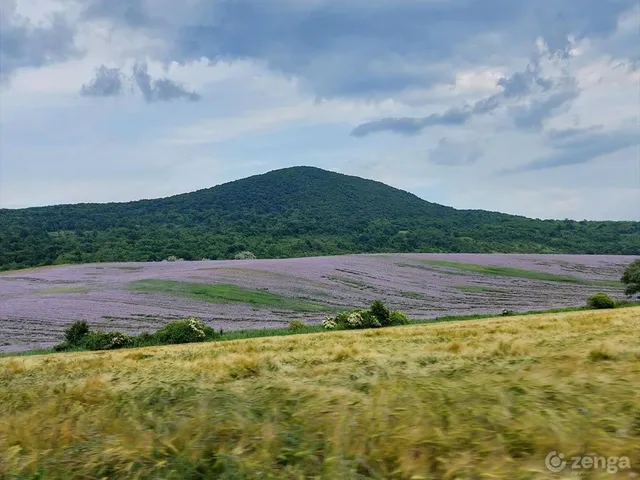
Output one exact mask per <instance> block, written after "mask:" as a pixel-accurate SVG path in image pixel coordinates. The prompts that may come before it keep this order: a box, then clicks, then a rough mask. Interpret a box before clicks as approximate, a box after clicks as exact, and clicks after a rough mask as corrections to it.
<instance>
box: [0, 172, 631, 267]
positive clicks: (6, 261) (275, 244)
mask: <svg viewBox="0 0 640 480" xmlns="http://www.w3.org/2000/svg"><path fill="white" fill-rule="evenodd" d="M247 249H248V250H251V251H253V252H254V253H255V254H256V255H258V256H259V257H272V258H274V257H275V258H278V257H292V256H308V255H322V254H324V255H326V254H343V253H365V252H520V253H601V254H637V253H640V222H574V221H542V220H532V219H527V218H524V217H518V216H513V215H505V214H500V213H494V212H486V211H481V210H455V209H453V208H450V207H445V206H442V205H437V204H434V203H430V202H427V201H424V200H422V199H420V198H418V197H416V196H415V195H412V194H410V193H407V192H404V191H402V190H398V189H395V188H392V187H389V186H387V185H384V184H382V183H379V182H374V181H371V180H365V179H362V178H358V177H352V176H347V175H342V174H338V173H334V172H328V171H325V170H321V169H319V168H314V167H292V168H285V169H281V170H276V171H272V172H269V173H266V174H263V175H256V176H253V177H249V178H245V179H242V180H237V181H234V182H230V183H226V184H223V185H219V186H217V187H213V188H209V189H205V190H199V191H197V192H193V193H187V194H182V195H176V196H173V197H168V198H162V199H155V200H140V201H134V202H126V203H110V204H76V205H58V206H49V207H37V208H27V209H19V210H7V209H3V210H0V269H5V270H6V269H15V268H21V267H29V266H38V265H47V264H53V263H74V262H94V261H98V262H100V261H154V260H162V259H165V258H167V257H168V256H170V255H176V256H178V257H181V258H185V259H201V258H211V259H217V258H232V257H233V255H234V254H235V253H237V252H239V251H242V250H247Z"/></svg>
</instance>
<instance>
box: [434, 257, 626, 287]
mask: <svg viewBox="0 0 640 480" xmlns="http://www.w3.org/2000/svg"><path fill="white" fill-rule="evenodd" d="M423 262H425V263H427V264H429V265H434V266H438V267H446V268H454V269H457V270H463V271H467V272H474V273H480V274H482V275H493V276H500V277H512V278H526V279H529V280H540V281H546V282H563V283H575V284H581V285H599V286H603V287H620V286H621V285H622V283H621V282H618V281H615V280H582V279H580V278H576V277H571V276H569V275H557V274H555V273H547V272H538V271H535V270H526V269H523V268H514V267H498V266H496V265H478V264H475V263H462V262H452V261H449V260H423Z"/></svg>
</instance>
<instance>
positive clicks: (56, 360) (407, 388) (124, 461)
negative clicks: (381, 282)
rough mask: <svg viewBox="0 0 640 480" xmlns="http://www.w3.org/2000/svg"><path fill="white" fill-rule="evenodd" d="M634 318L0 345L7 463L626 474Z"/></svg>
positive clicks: (637, 405) (0, 420) (220, 470)
mask: <svg viewBox="0 0 640 480" xmlns="http://www.w3.org/2000/svg"><path fill="white" fill-rule="evenodd" d="M639 329H640V308H625V309H616V310H609V311H586V312H575V313H561V314H544V315H532V316H529V317H512V318H497V319H491V320H479V321H465V322H455V323H448V324H446V323H442V324H435V325H419V326H407V327H396V328H387V329H377V330H365V331H343V332H333V333H321V334H313V335H296V336H293V337H270V338H263V339H257V340H240V341H230V342H213V343H205V344H191V345H183V346H176V347H152V348H145V349H129V350H120V351H114V352H99V353H72V354H58V355H46V356H42V355H41V356H32V357H15V358H0V411H2V412H3V415H2V416H0V477H3V475H5V476H6V477H7V478H47V479H75V478H78V479H79V478H139V479H147V478H149V479H151V478H164V479H181V480H183V479H203V478H225V479H253V478H256V479H257V478H261V479H281V478H282V479H284V478H292V479H293V478H318V479H321V478H322V479H324V478H326V479H337V478H340V479H359V478H385V479H387V478H388V479H399V480H400V479H407V480H408V479H410V478H422V479H442V478H505V479H507V478H509V479H519V478H522V479H524V478H536V479H547V478H548V479H552V478H569V476H570V475H571V474H572V473H574V474H575V473H578V472H576V471H575V470H572V469H571V463H569V464H568V465H567V468H566V470H565V471H564V472H562V474H560V475H559V474H557V473H552V472H550V471H549V470H548V469H547V468H545V457H546V456H547V454H548V453H549V452H552V451H557V452H561V453H563V454H564V455H565V456H566V458H567V459H570V458H571V457H573V456H575V455H593V456H597V457H600V456H602V457H611V458H612V459H614V457H615V458H617V459H618V462H619V463H615V465H614V464H611V463H608V464H607V465H611V466H616V467H617V468H616V471H617V470H618V469H619V475H620V478H631V477H632V474H633V473H634V472H635V474H638V473H640V470H639V469H640V465H638V463H637V460H638V458H639V456H638V453H639V452H640V402H638V389H637V385H639V384H640V368H639V363H638V360H640V337H639V336H638V335H637V332H638V330H639ZM622 457H626V462H625V461H623V458H622ZM629 459H630V461H629ZM629 463H631V465H629ZM592 466H593V465H592ZM580 473H583V474H585V475H587V476H588V478H593V479H600V478H603V479H604V478H612V476H611V473H614V472H610V473H608V472H607V470H606V469H605V468H602V465H600V466H598V467H597V468H591V469H589V470H583V471H582V472H580ZM3 478H4V477H3ZM616 478H617V477H616Z"/></svg>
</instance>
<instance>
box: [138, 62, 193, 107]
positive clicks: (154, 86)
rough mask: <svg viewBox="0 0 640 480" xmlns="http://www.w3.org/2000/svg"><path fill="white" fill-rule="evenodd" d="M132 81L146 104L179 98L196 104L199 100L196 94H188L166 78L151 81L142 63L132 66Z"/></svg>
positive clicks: (188, 92)
mask: <svg viewBox="0 0 640 480" xmlns="http://www.w3.org/2000/svg"><path fill="white" fill-rule="evenodd" d="M133 80H134V82H135V83H136V85H137V87H138V89H140V92H141V93H142V96H143V97H144V100H145V101H146V102H147V103H152V102H159V101H164V102H167V101H171V100H176V99H180V98H182V99H185V100H189V101H191V102H196V101H198V100H200V98H201V97H200V95H199V94H197V93H196V92H190V91H188V90H186V89H185V88H184V87H183V86H182V85H180V84H178V83H176V82H174V81H172V80H169V79H168V78H161V79H159V80H153V79H152V78H151V75H149V72H148V71H147V65H146V64H144V63H136V64H135V65H134V66H133Z"/></svg>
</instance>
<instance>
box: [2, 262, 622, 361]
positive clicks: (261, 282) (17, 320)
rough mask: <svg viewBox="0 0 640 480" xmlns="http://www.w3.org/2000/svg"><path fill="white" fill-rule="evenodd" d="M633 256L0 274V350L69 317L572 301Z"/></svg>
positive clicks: (273, 314) (241, 319)
mask: <svg viewBox="0 0 640 480" xmlns="http://www.w3.org/2000/svg"><path fill="white" fill-rule="evenodd" d="M633 259H634V257H629V256H626V257H625V256H615V255H611V256H590V255H499V254H496V255H474V254H388V255H386V254H385V255H346V256H336V257H312V258H292V259H282V260H240V261H233V260H229V261H201V262H156V263H119V264H90V265H69V266H60V267H45V268H41V269H31V270H22V271H17V272H9V273H2V274H0V351H3V350H4V351H18V350H28V349H32V348H39V347H50V346H52V345H53V344H55V343H58V342H60V341H61V340H62V331H63V329H64V328H65V327H66V326H67V325H68V324H69V323H71V322H73V321H74V320H86V321H88V322H89V323H90V325H91V327H92V328H93V329H96V330H98V329H103V330H107V331H109V330H111V331H113V330H117V331H121V332H124V333H128V334H138V333H141V332H143V331H152V330H157V329H158V328H160V327H161V326H162V325H163V324H165V323H167V322H168V321H170V320H175V319H176V318H183V317H198V318H200V319H201V320H202V321H203V322H205V323H206V324H207V325H209V326H211V327H214V328H216V329H220V328H222V329H224V330H225V331H229V330H240V329H255V328H278V327H284V326H286V325H287V324H288V322H289V321H290V320H292V319H300V320H304V321H305V322H307V323H316V324H317V323H320V321H321V320H322V319H323V318H324V316H325V315H327V313H329V312H332V311H335V310H339V309H351V308H360V307H364V306H366V305H369V304H370V303H371V302H372V301H373V300H375V299H380V300H382V301H384V302H385V303H386V304H388V305H389V306H390V307H391V308H394V309H398V310H402V311H403V312H406V313H407V314H408V315H409V316H410V317H411V318H412V319H425V318H433V317H436V316H443V315H470V314H492V313H497V312H500V311H501V310H502V309H503V308H508V309H511V310H516V311H526V310H546V309H550V308H560V307H567V306H578V305H584V302H585V300H586V298H587V297H588V296H589V295H591V294H593V293H595V292H597V291H600V290H604V291H606V292H608V293H610V294H611V295H613V296H614V297H617V298H621V297H622V292H623V287H622V285H621V284H620V283H619V279H620V276H621V275H622V272H623V270H624V268H625V267H626V266H627V265H628V264H629V263H631V261H632V260H633Z"/></svg>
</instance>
